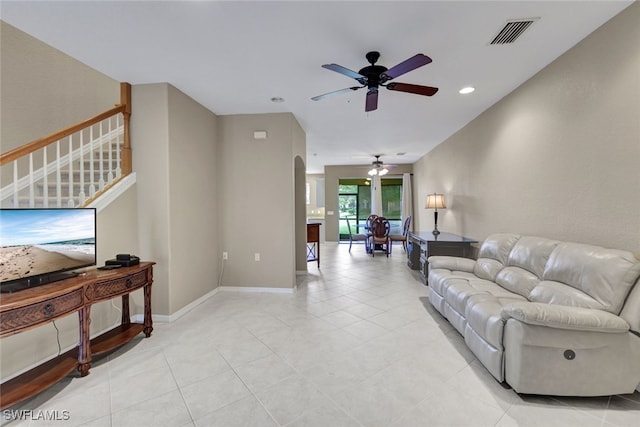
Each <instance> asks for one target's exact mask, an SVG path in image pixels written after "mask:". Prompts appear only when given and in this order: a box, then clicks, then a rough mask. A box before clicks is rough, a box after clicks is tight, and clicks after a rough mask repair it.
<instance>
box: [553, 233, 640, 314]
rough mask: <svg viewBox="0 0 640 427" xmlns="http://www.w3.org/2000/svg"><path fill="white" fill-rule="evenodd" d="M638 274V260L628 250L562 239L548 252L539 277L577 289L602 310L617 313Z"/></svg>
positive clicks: (639, 270)
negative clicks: (542, 271)
mask: <svg viewBox="0 0 640 427" xmlns="http://www.w3.org/2000/svg"><path fill="white" fill-rule="evenodd" d="M639 276H640V262H639V261H638V260H637V259H636V258H635V257H634V256H633V254H632V253H631V252H627V251H621V250H616V249H606V248H601V247H597V246H590V245H585V244H580V243H561V244H559V245H558V246H557V247H556V249H555V250H554V251H553V252H552V253H551V256H550V257H549V261H548V262H547V265H546V267H545V270H544V273H543V277H542V278H543V279H544V280H549V281H555V282H561V283H564V284H566V285H569V286H571V287H573V288H575V289H578V290H580V291H582V292H584V293H585V294H587V295H589V296H591V297H592V298H593V299H594V300H596V301H597V302H598V303H599V304H600V306H601V307H603V309H604V310H606V311H609V312H611V313H614V314H618V313H620V310H621V309H622V306H623V304H624V301H625V298H626V297H627V295H628V294H629V291H630V289H631V288H632V286H633V285H634V283H635V282H636V281H637V280H638V277H639ZM540 302H546V301H544V300H540ZM565 305H575V304H565ZM578 306H583V305H578Z"/></svg>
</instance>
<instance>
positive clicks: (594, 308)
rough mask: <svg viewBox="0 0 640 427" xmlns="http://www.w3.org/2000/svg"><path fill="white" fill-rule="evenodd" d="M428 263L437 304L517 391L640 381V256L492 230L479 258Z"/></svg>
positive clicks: (562, 391) (629, 388) (586, 392)
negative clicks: (495, 232)
mask: <svg viewBox="0 0 640 427" xmlns="http://www.w3.org/2000/svg"><path fill="white" fill-rule="evenodd" d="M428 261H429V275H428V285H429V300H430V302H431V304H432V305H433V306H434V307H435V308H436V309H437V310H438V311H439V312H440V313H441V314H442V315H443V316H444V317H446V318H447V319H448V320H449V322H450V323H451V324H452V325H453V326H454V327H455V328H456V329H457V330H458V331H459V332H460V333H461V334H462V335H463V336H464V339H465V343H466V344H467V346H468V347H469V349H471V351H473V353H474V354H475V356H476V357H477V358H478V360H480V361H481V362H482V363H483V364H484V366H485V367H486V368H487V370H488V371H489V372H491V374H492V375H493V376H494V377H495V378H496V379H497V380H498V381H501V382H506V383H507V384H508V385H509V386H511V387H512V388H513V389H514V390H515V391H516V392H518V393H531V394H546V395H558V396H606V395H613V394H624V393H633V391H634V389H635V388H636V387H638V385H639V384H640V284H639V282H640V279H639V277H640V260H638V259H637V258H636V257H635V256H634V255H633V254H632V253H631V252H626V251H621V250H615V249H605V248H602V247H597V246H590V245H585V244H578V243H567V242H559V241H555V240H549V239H544V238H539V237H530V236H520V235H517V234H494V235H491V236H489V237H488V238H487V239H486V240H485V241H484V242H483V243H482V245H481V247H480V251H479V253H478V259H477V260H472V259H466V258H456V257H447V256H432V257H429V259H428ZM638 388H639V389H640V387H638Z"/></svg>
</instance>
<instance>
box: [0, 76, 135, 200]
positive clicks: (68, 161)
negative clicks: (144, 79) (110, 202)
mask: <svg viewBox="0 0 640 427" xmlns="http://www.w3.org/2000/svg"><path fill="white" fill-rule="evenodd" d="M120 89H121V90H120V97H121V104H120V105H117V106H116V107H115V108H112V109H110V110H108V111H105V112H103V113H101V114H98V115H97V116H95V117H92V118H90V119H88V120H85V121H83V122H80V123H77V124H75V125H73V126H70V127H68V128H66V129H63V130H61V131H58V132H55V133H53V134H51V135H48V136H45V137H43V138H40V139H37V140H35V141H32V142H30V143H28V144H25V145H23V146H21V147H18V148H16V149H14V150H11V151H9V152H7V153H4V154H2V155H0V166H2V168H3V169H5V170H4V171H3V172H2V178H3V181H4V182H3V184H5V182H8V184H6V185H3V187H2V188H0V206H2V207H11V208H19V207H29V208H34V207H42V208H47V207H58V208H61V207H71V208H76V207H82V206H85V205H87V204H89V203H90V202H91V201H93V200H94V199H95V198H97V197H98V196H99V195H100V194H101V193H102V192H104V191H106V190H107V189H108V188H109V187H110V186H111V185H113V184H115V183H116V182H117V181H118V180H119V179H121V178H122V177H124V176H126V175H128V174H129V173H131V170H132V161H131V144H130V141H129V117H130V115H131V101H130V99H131V85H129V84H128V83H122V84H121V85H120ZM7 168H9V169H10V172H9V171H7V170H6V169H7Z"/></svg>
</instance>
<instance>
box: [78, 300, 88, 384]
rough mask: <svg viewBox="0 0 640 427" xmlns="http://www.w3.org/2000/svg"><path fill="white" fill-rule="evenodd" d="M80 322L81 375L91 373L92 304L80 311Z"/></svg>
mask: <svg viewBox="0 0 640 427" xmlns="http://www.w3.org/2000/svg"><path fill="white" fill-rule="evenodd" d="M78 320H79V322H80V342H79V343H78V372H79V373H80V376H81V377H86V376H87V375H89V368H91V330H90V324H91V306H89V305H87V306H85V307H83V308H81V309H80V310H79V311H78Z"/></svg>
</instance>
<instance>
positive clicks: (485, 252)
mask: <svg viewBox="0 0 640 427" xmlns="http://www.w3.org/2000/svg"><path fill="white" fill-rule="evenodd" d="M518 239H520V236H519V235H518V234H511V233H499V234H492V235H490V236H489V237H487V238H486V239H485V240H484V242H482V246H480V251H479V252H478V259H477V261H476V265H475V268H474V270H473V273H474V274H475V275H476V276H478V277H480V278H481V279H486V280H492V281H493V280H495V278H496V275H497V274H498V272H499V271H500V270H502V269H503V268H504V266H505V264H506V263H507V260H508V259H509V253H510V252H511V249H513V246H514V245H515V244H516V242H517V241H518Z"/></svg>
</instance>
